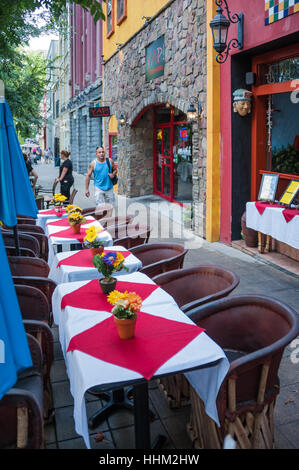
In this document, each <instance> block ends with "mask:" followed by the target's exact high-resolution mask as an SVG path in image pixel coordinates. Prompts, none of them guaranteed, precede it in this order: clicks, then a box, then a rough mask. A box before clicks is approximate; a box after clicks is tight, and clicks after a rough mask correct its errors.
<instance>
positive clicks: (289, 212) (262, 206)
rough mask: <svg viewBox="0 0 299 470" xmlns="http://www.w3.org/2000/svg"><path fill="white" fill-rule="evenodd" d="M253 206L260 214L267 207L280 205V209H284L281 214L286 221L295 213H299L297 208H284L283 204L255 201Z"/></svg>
mask: <svg viewBox="0 0 299 470" xmlns="http://www.w3.org/2000/svg"><path fill="white" fill-rule="evenodd" d="M255 207H256V208H257V210H258V211H259V213H260V215H262V214H263V213H264V211H265V210H266V209H267V207H280V208H281V209H284V210H283V211H282V214H283V216H284V218H285V221H286V222H290V221H291V220H292V219H293V218H294V217H295V216H296V215H299V211H298V210H297V209H285V206H282V205H281V204H269V203H268V202H263V201H257V202H256V203H255Z"/></svg>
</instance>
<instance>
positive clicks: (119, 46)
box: [115, 42, 123, 51]
mask: <svg viewBox="0 0 299 470" xmlns="http://www.w3.org/2000/svg"><path fill="white" fill-rule="evenodd" d="M115 44H116V45H117V50H118V51H119V50H120V49H121V48H122V46H123V44H122V43H121V42H116V43H115Z"/></svg>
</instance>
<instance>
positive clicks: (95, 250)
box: [83, 225, 104, 256]
mask: <svg viewBox="0 0 299 470" xmlns="http://www.w3.org/2000/svg"><path fill="white" fill-rule="evenodd" d="M101 232H102V229H101V228H100V227H95V225H92V226H91V227H90V228H89V229H87V230H86V236H85V238H84V239H83V246H84V248H89V249H90V251H91V254H92V256H95V255H100V254H101V253H103V250H104V245H103V242H102V241H101V240H100V239H99V238H98V234H99V233H101Z"/></svg>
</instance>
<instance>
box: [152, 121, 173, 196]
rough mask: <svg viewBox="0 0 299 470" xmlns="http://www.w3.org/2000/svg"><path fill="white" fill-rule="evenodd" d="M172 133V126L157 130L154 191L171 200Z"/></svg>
mask: <svg viewBox="0 0 299 470" xmlns="http://www.w3.org/2000/svg"><path fill="white" fill-rule="evenodd" d="M171 133H172V130H171V127H170V126H165V127H164V126H163V127H162V126H161V127H158V128H156V129H155V142H154V148H155V152H154V153H155V155H154V157H155V159H154V162H155V164H154V169H155V173H154V175H155V176H154V190H155V191H156V192H157V193H159V194H161V195H162V196H163V197H165V198H166V199H169V200H170V199H171V190H172V187H171V186H172V178H171V175H172V155H171Z"/></svg>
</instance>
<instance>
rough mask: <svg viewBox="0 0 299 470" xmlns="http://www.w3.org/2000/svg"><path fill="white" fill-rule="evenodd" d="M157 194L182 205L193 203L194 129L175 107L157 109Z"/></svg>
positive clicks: (154, 149)
mask: <svg viewBox="0 0 299 470" xmlns="http://www.w3.org/2000/svg"><path fill="white" fill-rule="evenodd" d="M153 153H154V155H153V157H154V188H153V189H154V193H155V194H158V195H159V196H161V197H163V198H165V199H167V200H169V201H171V202H178V203H179V204H182V205H183V204H190V203H191V202H192V129H191V126H190V125H189V124H188V123H187V117H186V115H185V114H184V113H183V112H181V111H179V110H178V109H176V108H174V107H173V106H169V107H166V106H165V105H163V106H155V107H154V142H153Z"/></svg>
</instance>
